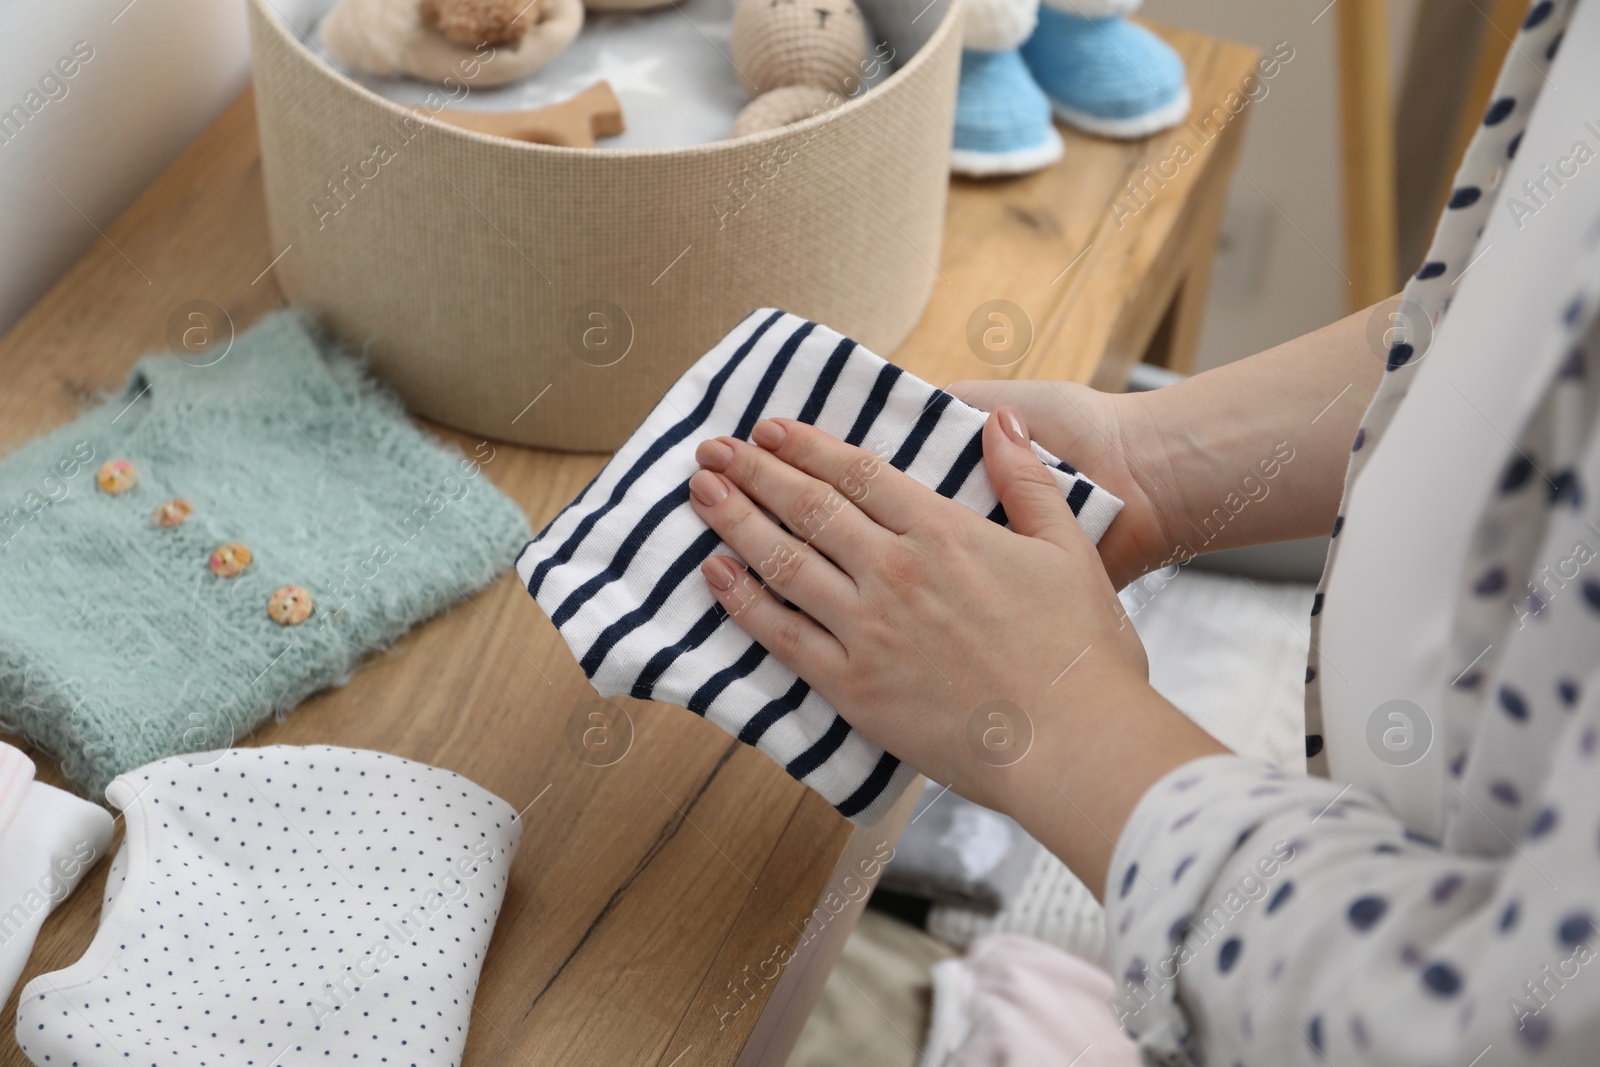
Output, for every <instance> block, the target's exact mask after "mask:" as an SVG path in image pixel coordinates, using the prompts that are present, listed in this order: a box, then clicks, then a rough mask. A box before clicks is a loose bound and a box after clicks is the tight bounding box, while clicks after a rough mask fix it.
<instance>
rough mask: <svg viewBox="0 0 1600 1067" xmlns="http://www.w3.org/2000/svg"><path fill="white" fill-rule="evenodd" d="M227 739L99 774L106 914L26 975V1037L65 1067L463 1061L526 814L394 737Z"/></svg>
mask: <svg viewBox="0 0 1600 1067" xmlns="http://www.w3.org/2000/svg"><path fill="white" fill-rule="evenodd" d="M209 755H211V754H208V756H209ZM215 756H216V758H215V759H206V760H197V759H192V758H186V757H183V756H175V757H171V758H168V759H164V760H161V761H160V762H157V763H153V764H151V765H150V766H147V767H142V768H140V769H138V770H135V771H132V772H129V773H127V774H123V775H120V776H119V777H118V778H116V780H114V781H113V782H112V783H111V784H110V785H109V786H108V787H107V788H106V798H107V799H108V800H109V801H111V803H112V804H113V805H114V806H116V807H118V808H120V809H121V810H122V813H123V815H124V816H125V818H126V820H127V836H126V837H125V838H124V840H123V844H122V848H121V850H120V851H119V852H118V853H117V858H116V860H115V861H114V863H113V867H112V870H111V872H110V873H109V875H108V877H107V882H106V890H107V899H106V905H105V907H104V908H103V909H102V911H101V913H100V928H99V930H98V931H97V932H96V934H95V937H94V940H93V941H92V942H91V943H90V945H89V948H88V950H87V951H86V952H85V953H84V955H83V957H82V958H81V959H79V960H78V961H77V962H76V963H74V964H72V965H71V966H70V967H67V968H66V969H65V970H61V971H55V972H53V973H49V974H42V975H40V976H39V977H37V978H35V979H34V980H33V981H31V982H29V983H28V984H27V985H26V986H25V987H24V988H23V991H22V996H21V998H20V1000H19V1002H18V1006H17V1043H18V1044H19V1045H21V1046H22V1050H23V1052H25V1053H26V1054H27V1055H28V1058H29V1059H30V1060H32V1061H33V1062H34V1063H35V1064H39V1065H45V1064H49V1065H51V1067H55V1065H57V1064H78V1065H79V1067H103V1065H110V1064H118V1065H122V1064H129V1063H133V1064H153V1063H160V1064H169V1063H186V1064H232V1063H237V1064H240V1065H246V1064H256V1065H257V1067H267V1065H269V1064H277V1063H282V1064H284V1065H285V1067H287V1065H289V1064H296V1063H310V1062H313V1061H315V1062H317V1063H355V1064H373V1065H376V1064H383V1063H388V1064H451V1065H454V1064H459V1063H460V1062H461V1053H462V1048H463V1046H464V1045H465V1043H466V1038H467V1026H468V1023H469V1022H470V1021H471V1015H472V999H473V996H474V994H475V993H476V991H477V983H478V974H479V972H480V970H481V969H482V966H483V957H484V953H485V952H486V951H487V949H488V947H489V939H490V935H491V934H492V933H493V931H494V924H495V920H496V918H497V917H498V916H499V913H500V904H501V900H502V898H503V897H504V895H505V888H506V877H507V874H508V872H509V870H510V868H511V859H512V856H513V855H514V854H515V852H516V848H517V842H518V839H519V837H520V835H521V829H522V826H521V822H520V820H519V819H518V817H517V814H516V812H515V811H514V810H513V809H512V807H511V806H510V805H509V804H507V803H506V802H505V801H503V800H501V799H500V798H499V797H496V796H495V795H493V794H492V793H489V792H488V791H487V790H485V789H483V788H481V787H480V786H478V785H475V784H474V783H472V782H470V781H468V780H467V779H465V778H462V777H461V776H460V775H457V774H454V773H452V772H450V771H445V770H440V769H439V768H437V767H429V766H426V765H424V764H420V763H413V762H411V761H410V760H405V759H401V758H399V757H397V756H389V755H385V754H383V753H381V752H367V751H362V750H358V749H348V748H331V747H327V746H315V747H310V748H298V747H293V746H286V745H272V746H267V747H264V748H235V749H229V750H227V751H226V752H221V753H216V754H215Z"/></svg>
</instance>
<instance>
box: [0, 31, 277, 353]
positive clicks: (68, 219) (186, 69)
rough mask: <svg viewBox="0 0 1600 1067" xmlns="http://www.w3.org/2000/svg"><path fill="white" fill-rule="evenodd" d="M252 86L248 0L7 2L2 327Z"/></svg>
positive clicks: (0, 160)
mask: <svg viewBox="0 0 1600 1067" xmlns="http://www.w3.org/2000/svg"><path fill="white" fill-rule="evenodd" d="M79 42H82V43H81V44H79ZM74 45H77V46H78V52H79V54H80V55H82V54H87V53H90V52H92V58H90V59H89V60H88V61H87V62H82V63H80V64H79V66H78V69H77V70H76V73H75V74H74V75H73V76H72V77H71V78H61V76H60V72H59V70H58V69H57V68H56V64H57V62H58V61H59V60H60V59H61V58H62V57H70V56H71V55H72V53H73V48H74ZM67 66H68V69H71V64H70V63H69V64H68V65H67ZM248 77H249V46H248V42H247V40H246V34H245V23H244V7H243V3H242V0H132V3H129V0H0V122H5V124H4V125H0V204H3V205H4V208H3V210H0V330H4V329H7V328H9V327H10V326H11V324H12V323H13V322H15V321H16V319H17V317H18V316H20V315H21V313H22V312H23V311H25V310H26V309H27V308H28V306H29V305H31V304H32V303H33V302H34V301H35V300H37V299H38V298H39V296H40V295H41V294H42V293H43V292H44V291H45V290H46V289H48V288H49V287H50V285H51V284H52V283H53V282H54V281H55V280H56V279H57V278H58V277H59V276H60V275H61V273H62V272H63V271H64V270H65V269H66V268H67V267H68V266H70V265H71V264H72V263H73V262H74V261H75V260H76V259H77V258H78V257H79V256H80V255H82V254H83V251H84V249H85V248H87V247H88V245H89V244H90V243H91V242H94V241H98V240H100V239H101V238H100V236H99V235H98V234H97V233H96V232H95V228H96V227H98V228H99V229H101V230H104V229H106V228H107V227H108V226H110V225H111V223H112V222H113V221H114V220H115V219H116V217H117V216H118V215H119V214H121V213H122V210H123V209H124V208H126V207H127V206H128V204H130V203H131V202H132V201H133V199H134V198H135V197H136V196H137V195H138V194H139V193H140V192H141V191H142V190H143V189H144V188H145V187H146V186H147V185H149V184H150V183H151V182H152V181H154V180H155V178H156V176H157V175H159V174H160V173H161V171H162V170H163V169H165V168H166V166H167V165H168V164H169V163H171V162H172V160H173V159H174V158H176V157H177V156H178V154H179V153H180V152H182V150H183V149H184V148H186V147H187V146H188V145H189V143H190V142H191V141H193V140H194V139H195V138H196V137H197V136H199V134H200V132H201V131H202V130H204V129H205V128H206V126H208V125H209V124H210V123H211V122H212V120H214V119H215V118H216V116H217V115H218V114H219V113H220V112H221V111H222V109H223V108H224V107H226V106H227V105H228V104H229V103H231V102H232V101H233V99H234V98H235V97H237V96H238V95H239V93H240V92H241V91H243V89H244V87H245V84H246V82H247V81H248ZM41 79H44V84H43V86H41V84H40V83H41ZM30 94H32V95H31V96H30ZM52 97H54V98H53V99H52ZM30 105H31V106H32V108H37V110H36V111H33V110H31V109H30ZM15 106H20V107H22V108H24V109H25V110H27V111H28V118H27V119H26V120H25V121H23V120H21V119H20V118H17V117H12V118H10V119H9V121H8V122H7V121H5V120H6V119H7V116H8V113H9V112H11V109H12V108H13V107H15ZM19 126H20V129H19V128H18V127H19ZM52 183H53V184H54V186H55V188H52ZM57 190H59V192H58V191H57ZM69 201H70V202H69ZM80 212H81V214H80ZM129 269H130V270H132V269H133V268H131V267H130V268H129Z"/></svg>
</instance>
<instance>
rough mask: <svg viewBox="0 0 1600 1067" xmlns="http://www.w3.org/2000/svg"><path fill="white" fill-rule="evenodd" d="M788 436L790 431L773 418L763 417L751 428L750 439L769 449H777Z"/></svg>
mask: <svg viewBox="0 0 1600 1067" xmlns="http://www.w3.org/2000/svg"><path fill="white" fill-rule="evenodd" d="M787 436H788V431H787V430H785V429H784V428H783V427H782V426H780V425H779V424H778V423H775V422H773V421H772V420H771V419H762V420H761V421H760V422H758V423H756V424H755V426H754V427H753V428H752V429H751V430H750V440H752V441H754V442H755V443H756V444H758V445H760V446H761V447H762V448H765V449H767V450H768V451H776V450H777V449H778V447H779V446H780V445H782V444H783V439H784V438H785V437H787Z"/></svg>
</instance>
